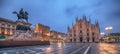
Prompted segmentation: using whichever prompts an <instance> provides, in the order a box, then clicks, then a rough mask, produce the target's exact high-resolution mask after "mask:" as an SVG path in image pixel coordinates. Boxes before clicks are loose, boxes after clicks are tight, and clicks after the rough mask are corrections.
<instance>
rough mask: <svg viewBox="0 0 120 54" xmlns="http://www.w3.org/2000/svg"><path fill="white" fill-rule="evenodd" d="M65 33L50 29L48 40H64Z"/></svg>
mask: <svg viewBox="0 0 120 54" xmlns="http://www.w3.org/2000/svg"><path fill="white" fill-rule="evenodd" d="M66 36H67V35H66V34H65V33H62V32H57V31H53V30H52V31H50V41H52V42H66V38H67V37H66Z"/></svg>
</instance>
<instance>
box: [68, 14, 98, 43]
mask: <svg viewBox="0 0 120 54" xmlns="http://www.w3.org/2000/svg"><path fill="white" fill-rule="evenodd" d="M67 36H68V41H69V42H99V38H100V28H99V23H98V22H97V21H96V22H95V24H92V23H91V20H90V19H89V21H87V20H86V16H83V18H82V19H78V17H77V18H76V23H75V24H74V25H73V24H72V28H70V27H69V26H68V33H67Z"/></svg>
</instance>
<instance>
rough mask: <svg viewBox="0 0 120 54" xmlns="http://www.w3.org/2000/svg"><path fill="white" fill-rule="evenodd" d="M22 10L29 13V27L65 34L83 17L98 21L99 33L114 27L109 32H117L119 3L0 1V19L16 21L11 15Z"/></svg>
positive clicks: (93, 0) (111, 0) (97, 0)
mask: <svg viewBox="0 0 120 54" xmlns="http://www.w3.org/2000/svg"><path fill="white" fill-rule="evenodd" d="M20 8H23V9H24V10H25V11H28V13H29V22H30V23H32V24H33V25H32V27H33V28H34V25H35V24H36V23H41V24H44V25H47V26H50V28H51V30H56V31H59V32H65V33H67V26H70V27H71V26H72V22H73V23H75V18H76V17H77V16H78V17H79V19H80V18H82V16H83V15H86V16H87V19H89V18H91V20H92V23H94V22H95V20H98V21H99V23H100V30H101V32H106V31H105V29H104V28H105V27H106V26H109V25H110V26H113V30H111V32H120V29H119V28H120V22H119V21H120V0H0V17H3V18H8V19H11V20H16V19H17V17H16V15H14V14H12V12H13V11H19V10H20Z"/></svg>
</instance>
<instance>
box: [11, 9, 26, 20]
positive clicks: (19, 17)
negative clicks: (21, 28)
mask: <svg viewBox="0 0 120 54" xmlns="http://www.w3.org/2000/svg"><path fill="white" fill-rule="evenodd" d="M12 13H13V14H16V15H17V17H18V19H17V20H23V19H25V20H26V22H28V13H27V11H23V8H21V10H20V11H19V13H18V12H16V11H14V12H12Z"/></svg>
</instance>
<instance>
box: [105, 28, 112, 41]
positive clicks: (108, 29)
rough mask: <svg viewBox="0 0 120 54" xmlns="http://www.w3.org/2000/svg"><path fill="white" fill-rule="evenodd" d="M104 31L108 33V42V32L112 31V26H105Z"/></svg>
mask: <svg viewBox="0 0 120 54" xmlns="http://www.w3.org/2000/svg"><path fill="white" fill-rule="evenodd" d="M105 30H107V31H108V37H109V40H110V30H112V26H107V27H106V28H105Z"/></svg>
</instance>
